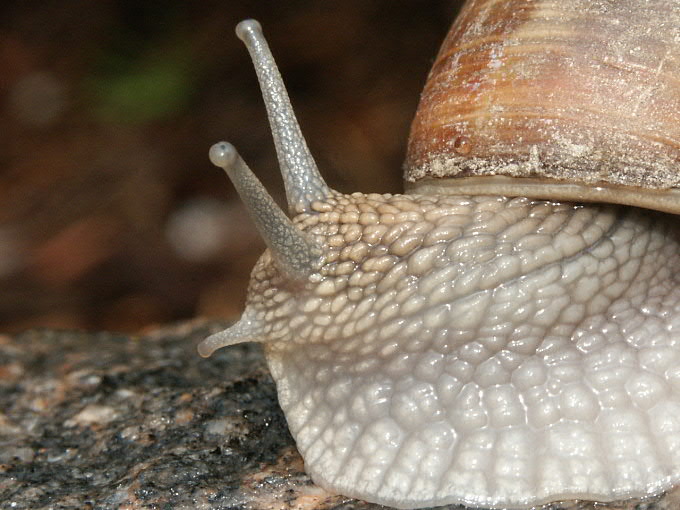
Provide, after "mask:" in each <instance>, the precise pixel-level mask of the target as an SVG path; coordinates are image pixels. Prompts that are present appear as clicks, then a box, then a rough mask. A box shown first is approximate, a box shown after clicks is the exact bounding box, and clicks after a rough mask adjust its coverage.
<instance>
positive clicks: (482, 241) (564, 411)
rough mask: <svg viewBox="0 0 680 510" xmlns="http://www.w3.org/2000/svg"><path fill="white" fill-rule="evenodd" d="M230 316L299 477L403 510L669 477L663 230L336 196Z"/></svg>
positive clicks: (677, 274) (679, 371)
mask: <svg viewBox="0 0 680 510" xmlns="http://www.w3.org/2000/svg"><path fill="white" fill-rule="evenodd" d="M311 209H312V210H311V211H310V212H309V213H305V214H301V215H299V216H297V217H296V218H295V222H296V223H297V224H298V225H299V226H300V227H301V228H302V229H303V230H304V231H306V232H308V233H310V234H311V235H312V237H313V238H315V239H316V241H317V242H318V243H319V244H320V245H321V246H322V248H323V252H324V260H323V266H322V267H321V269H320V271H319V272H318V273H315V274H314V275H313V276H312V278H311V279H310V281H309V282H307V283H306V284H304V285H302V286H301V285H299V284H292V283H290V282H286V281H284V279H283V278H282V277H281V276H280V274H279V272H278V271H277V269H276V267H275V266H274V265H273V264H272V261H271V257H270V255H269V253H268V252H265V254H264V255H263V256H262V258H261V259H260V261H259V262H258V264H257V266H256V267H255V269H254V271H253V280H252V283H251V288H250V290H249V298H248V304H247V311H248V313H249V314H250V317H252V318H253V319H254V320H256V321H258V322H261V323H263V324H265V326H264V331H265V334H264V339H265V341H267V343H266V355H267V360H268V363H269V366H270V369H271V372H272V374H273V376H274V379H275V380H276V383H277V388H278V392H279V401H280V403H281V406H282V408H283V410H284V412H285V414H286V417H287V419H288V423H289V425H290V429H291V432H292V434H293V436H294V437H295V439H296V441H297V444H298V447H299V449H300V452H301V453H302V455H303V457H304V460H305V466H306V470H307V471H308V473H310V475H311V476H312V478H313V479H314V480H315V481H316V482H317V483H318V484H320V485H322V486H324V487H326V488H329V489H331V490H334V491H337V492H339V493H342V494H345V495H348V496H354V497H358V498H362V499H366V500H369V501H374V502H379V503H382V504H386V505H392V506H397V507H402V508H418V507H424V506H431V505H440V504H447V503H464V504H468V505H473V506H477V505H479V506H484V507H494V508H500V507H504V508H505V507H508V508H526V507H529V506H531V505H536V504H541V503H545V502H551V501H556V500H560V499H567V498H583V499H594V500H601V501H606V500H613V499H623V498H627V497H633V496H640V495H644V494H650V493H654V492H658V491H661V490H663V489H665V488H668V487H669V486H671V485H672V484H674V483H676V482H678V481H679V480H680V281H678V280H679V279H680V239H679V237H680V236H679V235H678V230H677V226H674V223H673V222H676V224H677V219H674V218H673V217H671V216H663V215H661V214H656V213H651V212H649V211H644V210H640V209H635V208H617V207H611V206H594V205H589V206H578V205H573V204H559V203H554V202H543V201H532V200H529V199H526V198H504V197H483V196H478V197H443V196H442V197H437V196H429V197H428V196H418V195H410V196H409V195H394V196H391V195H362V194H359V193H356V194H353V195H340V194H334V195H332V196H331V197H330V198H329V199H328V200H327V201H324V202H315V203H313V204H312V207H311Z"/></svg>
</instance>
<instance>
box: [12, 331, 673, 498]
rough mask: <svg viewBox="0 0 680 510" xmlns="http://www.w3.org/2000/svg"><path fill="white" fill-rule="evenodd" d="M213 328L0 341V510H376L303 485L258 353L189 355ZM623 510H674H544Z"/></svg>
mask: <svg viewBox="0 0 680 510" xmlns="http://www.w3.org/2000/svg"><path fill="white" fill-rule="evenodd" d="M224 326H225V324H219V323H189V324H183V325H179V326H176V327H170V328H163V329H159V330H156V331H153V332H151V333H149V334H147V335H145V336H143V337H126V336H123V335H116V334H112V333H93V334H86V333H77V332H56V331H48V330H46V331H30V332H27V333H24V334H21V335H18V336H17V337H16V338H14V339H8V338H6V337H3V338H2V339H1V340H0V509H3V510H4V509H30V510H41V509H45V510H47V509H48V508H78V509H81V508H91V509H97V510H107V509H112V510H113V509H127V510H130V509H166V508H167V509H170V508H172V509H180V510H182V509H187V510H188V509H199V510H213V509H214V510H217V509H230V510H283V509H295V510H331V509H332V510H359V509H361V510H378V509H381V508H382V509H384V508H385V507H382V506H379V505H373V504H369V503H365V502H361V501H356V500H351V499H348V498H345V497H342V496H338V495H333V494H330V493H328V492H326V491H324V490H323V489H320V488H318V487H317V486H315V485H314V484H313V483H312V481H311V480H310V479H309V478H308V477H307V476H306V475H305V473H304V470H303V463H302V459H301V458H300V456H299V454H298V453H297V450H296V449H295V444H294V442H293V440H292V438H291V436H290V434H289V433H288V429H287V427H286V422H285V418H284V417H283V414H282V413H281V410H280V409H279V406H278V404H277V401H276V388H275V386H274V383H273V381H272V380H271V378H270V376H269V373H268V371H267V367H266V364H265V362H264V358H263V356H262V353H261V350H260V347H259V346H258V345H254V344H245V345H237V346H233V347H230V348H228V349H222V350H220V351H218V352H217V353H216V354H215V355H213V357H212V358H210V359H207V360H204V359H201V358H200V357H199V356H198V355H197V354H196V344H197V343H198V342H199V341H201V340H202V339H203V338H204V337H205V336H207V335H208V334H210V333H213V332H215V331H218V330H220V329H222V328H223V327H224ZM636 505H638V506H637V507H636ZM443 508H445V507H442V509H443ZM446 508H450V509H451V510H453V509H461V508H462V507H460V506H450V507H446ZM634 508H638V509H642V508H644V509H645V510H674V509H677V508H680V491H678V490H676V491H673V492H671V493H669V494H666V495H662V496H659V497H656V498H653V499H650V500H646V501H642V502H641V501H634V502H624V503H611V504H609V505H602V504H600V505H595V504H593V503H588V502H581V503H579V502H570V503H562V504H553V505H548V506H546V507H544V510H594V509H597V510H632V509H634Z"/></svg>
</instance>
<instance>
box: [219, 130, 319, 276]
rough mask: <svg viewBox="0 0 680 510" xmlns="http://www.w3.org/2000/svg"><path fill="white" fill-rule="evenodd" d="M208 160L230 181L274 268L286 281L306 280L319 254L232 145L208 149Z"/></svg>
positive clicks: (223, 144) (226, 143)
mask: <svg viewBox="0 0 680 510" xmlns="http://www.w3.org/2000/svg"><path fill="white" fill-rule="evenodd" d="M209 157H210V161H211V162H212V163H213V164H214V165H215V166H217V167H220V168H222V169H223V170H224V171H225V172H226V173H227V175H228V176H229V179H231V182H232V183H233V184H234V187H235V188H236V191H238V194H239V196H240V197H241V200H242V201H243V203H244V205H245V206H246V208H247V209H248V213H249V214H250V217H251V218H252V220H253V222H254V223H255V226H256V227H257V230H258V232H259V233H260V235H261V236H262V238H263V239H264V242H265V243H266V244H267V247H268V248H269V250H270V251H271V252H272V257H273V259H274V263H275V264H276V267H278V269H279V270H280V271H281V272H282V273H283V274H284V275H285V276H286V277H287V278H288V279H291V280H297V281H304V280H305V279H307V278H308V277H309V276H310V275H311V274H312V272H313V271H314V267H315V264H316V262H317V261H318V260H319V257H320V255H321V250H320V249H319V248H317V247H316V246H315V245H314V244H313V242H312V241H311V240H309V239H307V237H306V236H305V234H304V233H303V232H301V231H300V230H299V229H298V228H297V227H296V226H295V225H294V224H293V222H292V221H291V220H290V219H289V218H288V216H286V213H284V212H283V211H282V210H281V208H280V207H279V206H278V205H277V204H276V202H275V201H274V199H273V198H272V197H271V195H270V194H269V193H268V192H267V190H266V189H265V187H264V186H263V185H262V183H261V182H260V180H259V179H258V178H257V177H256V176H255V174H253V172H252V171H251V170H250V168H248V165H246V162H245V161H243V159H242V158H241V156H240V155H239V154H238V152H237V151H236V149H235V148H234V146H233V145H232V144H230V143H228V142H219V143H216V144H215V145H213V146H212V147H211V148H210V152H209Z"/></svg>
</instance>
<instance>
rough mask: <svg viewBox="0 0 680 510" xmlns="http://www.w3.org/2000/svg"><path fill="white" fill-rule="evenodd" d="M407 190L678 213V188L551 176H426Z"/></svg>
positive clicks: (407, 182) (409, 183)
mask: <svg viewBox="0 0 680 510" xmlns="http://www.w3.org/2000/svg"><path fill="white" fill-rule="evenodd" d="M405 187H406V192H407V193H409V194H411V193H412V194H422V195H505V196H510V197H529V198H538V199H543V200H557V201H568V202H597V203H604V204H606V203H611V204H621V205H632V206H635V207H643V208H645V209H653V210H657V211H663V212H669V213H674V214H680V189H678V188H673V189H646V188H641V187H636V186H616V185H612V184H606V183H593V184H586V183H584V184H579V183H573V182H567V181H561V180H558V179H550V178H531V177H509V176H505V175H487V176H481V177H460V176H456V177H438V176H437V174H436V173H435V174H433V177H427V178H423V179H419V180H416V181H415V182H410V181H408V180H407V181H406V183H405Z"/></svg>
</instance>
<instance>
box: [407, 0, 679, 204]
mask: <svg viewBox="0 0 680 510" xmlns="http://www.w3.org/2000/svg"><path fill="white" fill-rule="evenodd" d="M678 77H680V4H679V3H678V2H676V1H673V0H653V1H650V2H644V5H643V4H641V3H640V2H635V1H623V2H591V1H580V0H575V1H568V2H547V1H545V2H542V1H539V2H535V1H534V2H527V1H508V2H495V1H490V0H489V1H485V0H478V1H474V2H468V3H467V4H466V5H465V7H464V8H463V11H462V12H461V13H460V15H459V17H458V19H457V20H456V22H455V23H454V25H453V27H452V28H451V30H450V32H449V34H448V36H447V37H446V39H445V41H444V43H443V45H442V47H441V50H440V51H439V55H438V56H437V59H436V61H435V63H434V66H433V68H432V71H431V72H430V75H429V78H428V80H427V84H426V85H425V90H424V91H423V94H422V99H421V102H420V105H419V108H418V111H417V113H416V117H415V119H414V121H413V125H412V129H411V137H410V139H409V145H408V154H407V158H406V172H405V176H404V177H405V181H406V185H407V189H409V190H410V191H412V192H414V193H418V192H427V191H428V190H429V186H430V185H432V182H431V179H432V178H445V179H446V182H445V183H444V182H437V183H436V184H434V185H435V186H436V187H437V189H436V192H437V193H442V189H443V188H445V187H446V188H447V192H450V193H474V194H504V195H508V194H509V195H517V196H530V197H535V198H551V199H561V200H575V201H584V200H587V201H598V202H607V203H619V204H627V205H635V206H639V207H649V208H652V209H657V210H663V211H669V212H674V213H680V205H679V204H680V190H679V189H678V188H680V122H679V115H680V114H679V112H680V93H678V89H679V86H678ZM480 176H507V177H512V178H513V179H512V180H510V179H503V178H501V179H487V180H485V179H480ZM454 178H455V180H453V179H454ZM449 187H450V189H448V188H449ZM508 188H510V189H511V191H509V190H508Z"/></svg>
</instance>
